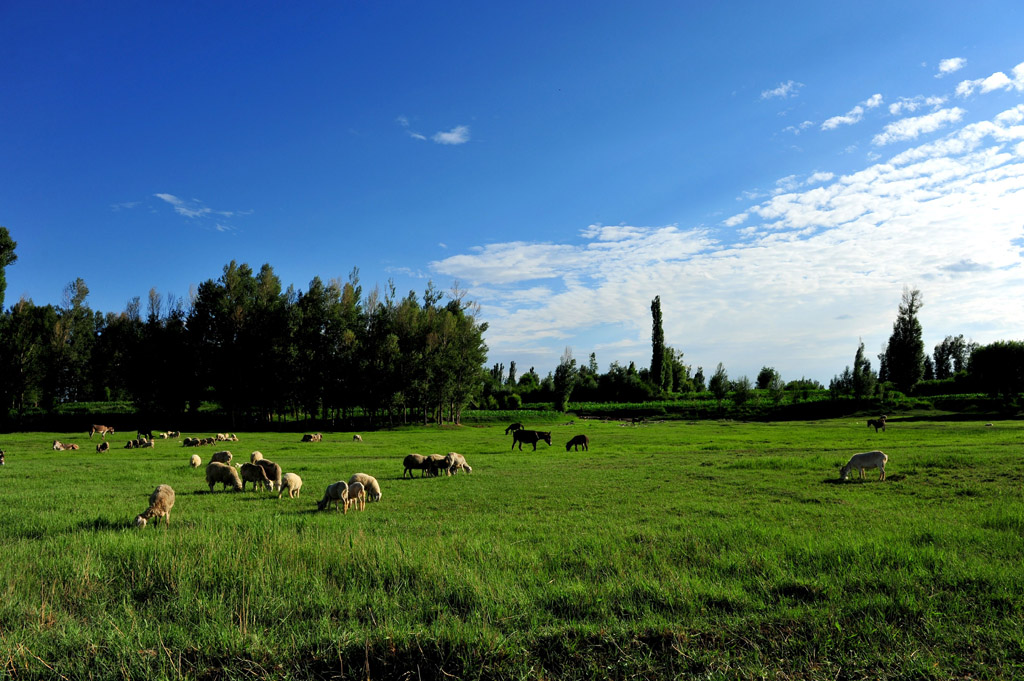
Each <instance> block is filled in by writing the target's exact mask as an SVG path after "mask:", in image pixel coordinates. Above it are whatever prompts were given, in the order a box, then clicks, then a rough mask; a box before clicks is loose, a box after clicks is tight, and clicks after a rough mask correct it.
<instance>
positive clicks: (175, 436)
mask: <svg viewBox="0 0 1024 681" xmlns="http://www.w3.org/2000/svg"><path fill="white" fill-rule="evenodd" d="M168 435H170V436H171V438H172V439H175V440H177V439H178V438H179V437H181V431H178V430H172V431H171V432H170V433H168Z"/></svg>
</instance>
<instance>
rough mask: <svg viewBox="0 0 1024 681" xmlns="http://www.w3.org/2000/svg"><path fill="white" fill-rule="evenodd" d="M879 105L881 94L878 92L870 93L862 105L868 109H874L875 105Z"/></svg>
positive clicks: (880, 103)
mask: <svg viewBox="0 0 1024 681" xmlns="http://www.w3.org/2000/svg"><path fill="white" fill-rule="evenodd" d="M881 105H882V95H879V94H874V95H871V96H870V97H868V98H867V100H865V101H864V106H866V107H867V108H869V109H874V108H875V107H879V106H881Z"/></svg>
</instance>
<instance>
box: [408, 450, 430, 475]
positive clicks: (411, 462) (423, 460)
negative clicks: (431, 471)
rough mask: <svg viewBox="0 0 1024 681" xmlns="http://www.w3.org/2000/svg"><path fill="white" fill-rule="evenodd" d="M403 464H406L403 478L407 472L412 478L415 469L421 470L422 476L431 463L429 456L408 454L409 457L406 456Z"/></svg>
mask: <svg viewBox="0 0 1024 681" xmlns="http://www.w3.org/2000/svg"><path fill="white" fill-rule="evenodd" d="M402 465H404V466H405V470H404V471H402V477H403V478H405V474H406V473H408V474H409V477H410V478H411V477H412V472H413V471H414V470H419V471H420V477H421V478H422V477H423V476H424V474H425V471H426V470H427V468H429V467H430V464H428V463H427V457H425V456H421V455H420V454H410V455H408V456H407V457H405V460H404V461H403V462H402Z"/></svg>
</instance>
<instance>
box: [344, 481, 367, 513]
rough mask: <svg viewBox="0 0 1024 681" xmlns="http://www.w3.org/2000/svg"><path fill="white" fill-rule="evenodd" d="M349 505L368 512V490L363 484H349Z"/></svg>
mask: <svg viewBox="0 0 1024 681" xmlns="http://www.w3.org/2000/svg"><path fill="white" fill-rule="evenodd" d="M348 503H349V504H352V505H355V507H356V508H358V509H359V510H360V511H363V510H366V488H364V487H363V483H361V482H353V483H349V486H348Z"/></svg>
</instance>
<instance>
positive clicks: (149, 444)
mask: <svg viewBox="0 0 1024 681" xmlns="http://www.w3.org/2000/svg"><path fill="white" fill-rule="evenodd" d="M155 444H156V443H154V442H153V441H152V440H147V439H146V438H142V439H140V440H139V444H138V445H136V446H137V447H139V448H140V449H153V448H154V445H155Z"/></svg>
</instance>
